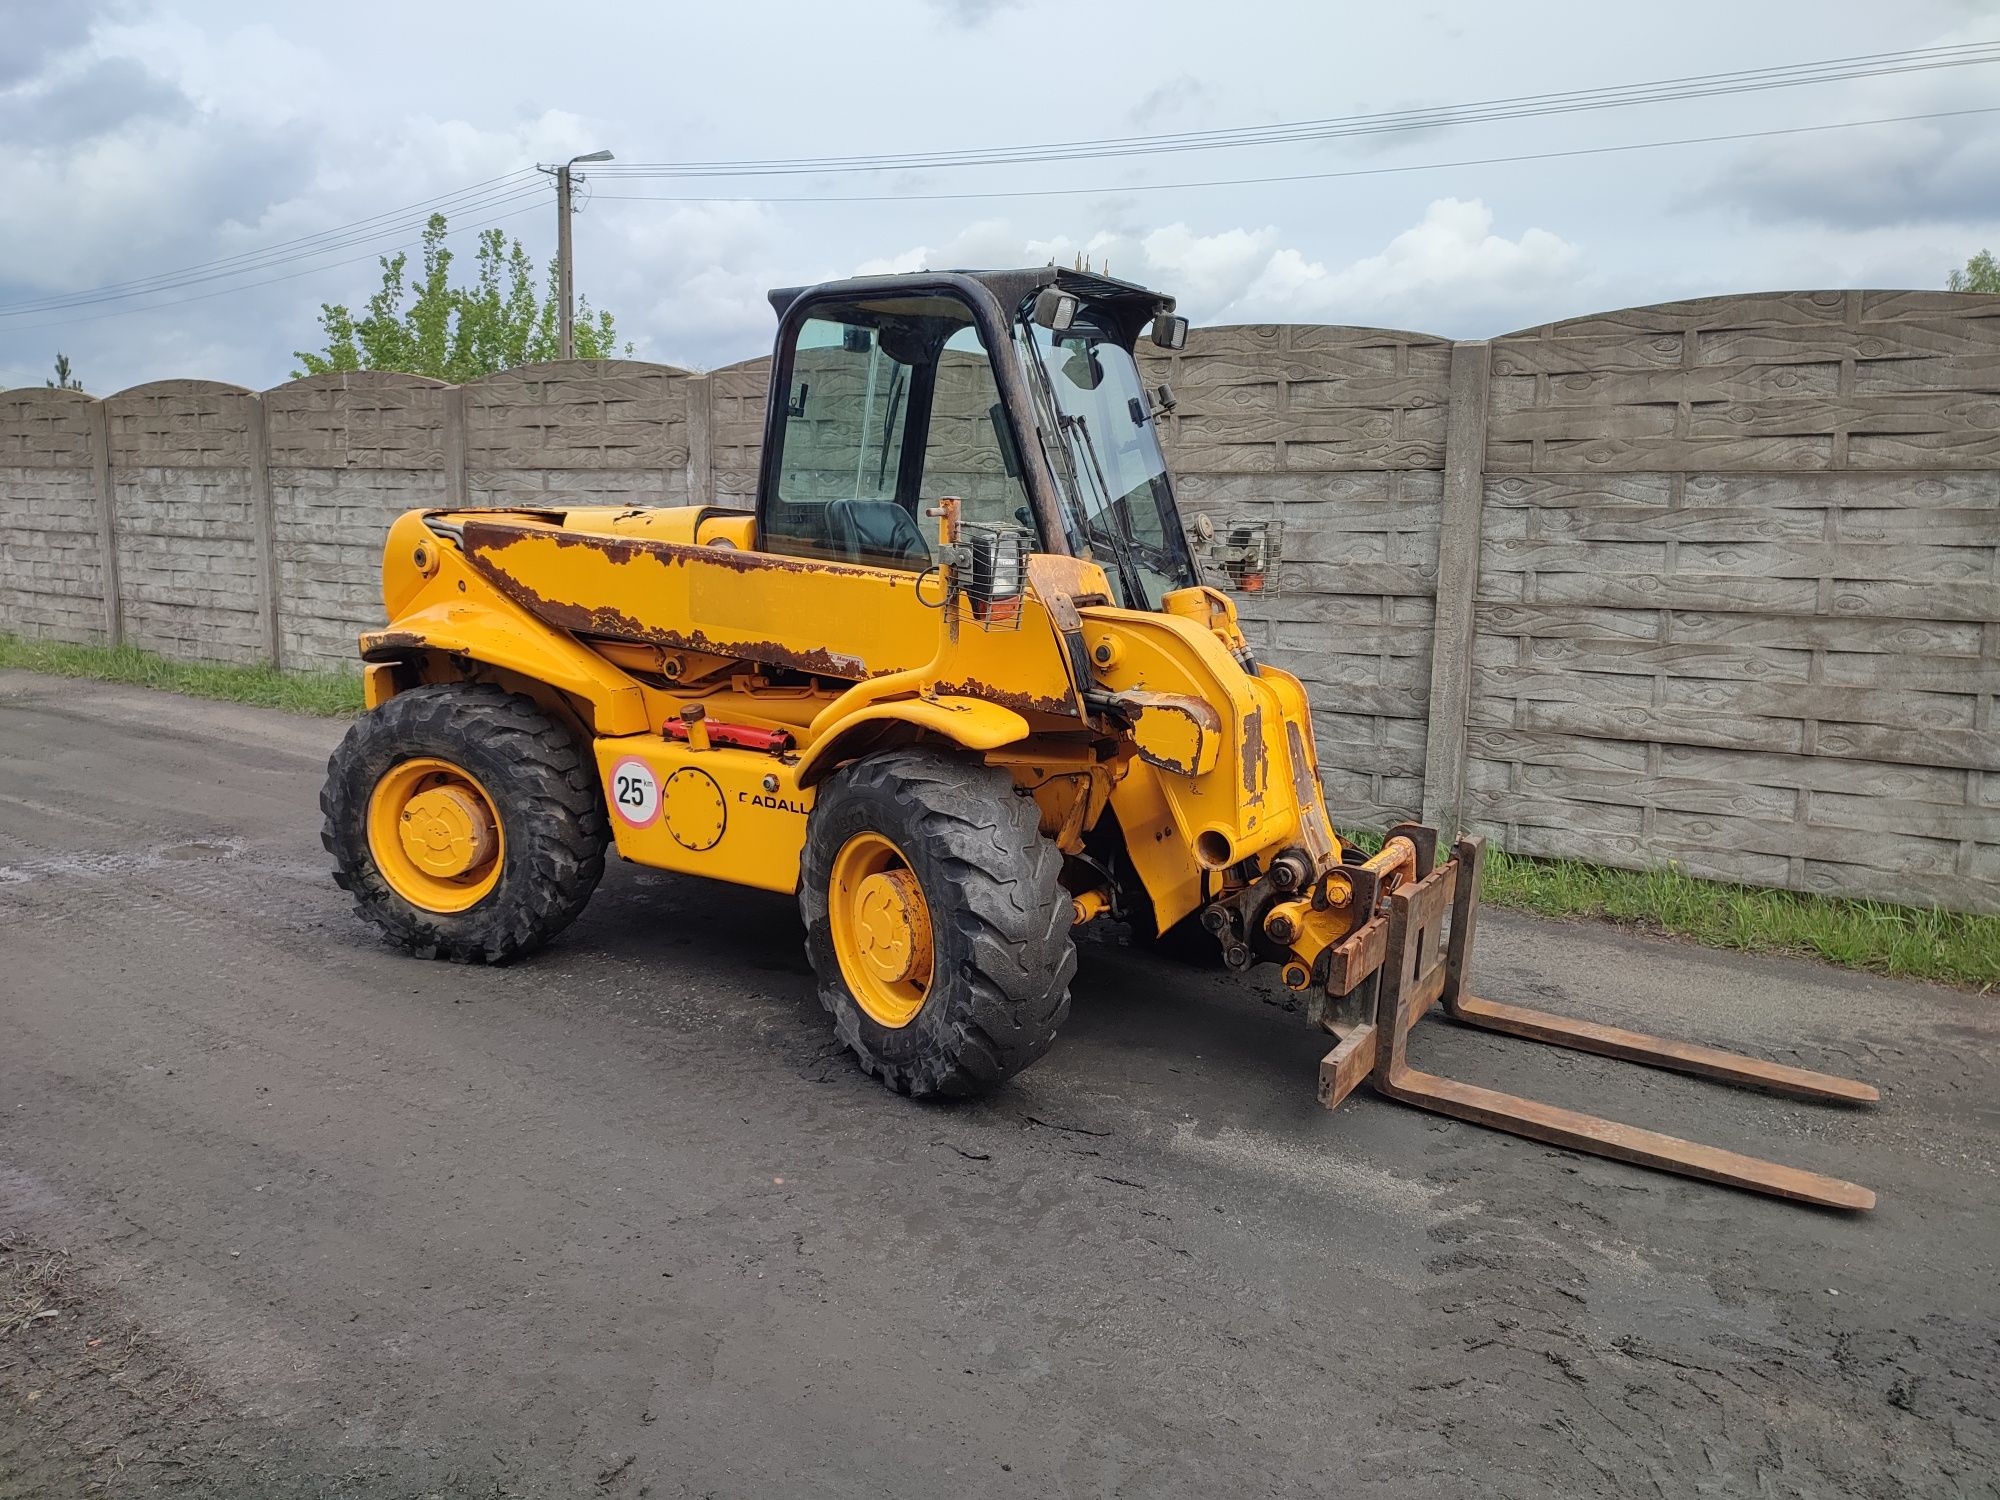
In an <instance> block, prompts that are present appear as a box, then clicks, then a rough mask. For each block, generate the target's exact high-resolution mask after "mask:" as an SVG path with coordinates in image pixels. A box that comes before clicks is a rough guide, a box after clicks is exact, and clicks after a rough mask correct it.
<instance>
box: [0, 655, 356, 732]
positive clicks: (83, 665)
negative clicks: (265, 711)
mask: <svg viewBox="0 0 2000 1500" xmlns="http://www.w3.org/2000/svg"><path fill="white" fill-rule="evenodd" d="M0 667H18V668H22V669H23V670H26V671H29V672H46V673H48V674H49V675H51V676H55V677H89V678H92V679H94V680H95V681H98V682H123V683H129V684H131V685H132V686H134V687H149V688H163V689H165V690H166V691H167V692H170V693H185V694H187V695H188V696H190V697H194V698H220V699H222V700H224V701H225V702H229V703H252V704H255V705H257V706H258V707H259V708H283V709H288V710H290V711H291V712H293V713H300V714H320V715H323V716H326V717H335V716H338V715H341V714H355V713H359V712H361V676H360V674H359V673H357V672H278V671H274V670H272V669H271V668H270V667H233V666H219V665H217V664H215V663H213V662H194V661H170V660H168V659H167V658H166V657H164V656H155V655H154V654H153V653H152V652H150V651H141V650H139V649H138V648H137V647H135V646H120V647H118V648H117V649H115V650H114V649H112V648H111V647H108V646H65V645H61V644H58V643H56V642H53V641H24V640H22V639H21V638H20V637H19V636H12V635H0Z"/></svg>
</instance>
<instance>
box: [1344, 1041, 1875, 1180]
mask: <svg viewBox="0 0 2000 1500" xmlns="http://www.w3.org/2000/svg"><path fill="white" fill-rule="evenodd" d="M1373 1082H1374V1085H1375V1088H1376V1089H1377V1090H1378V1091H1380V1092H1382V1093H1384V1094H1387V1095H1388V1096H1389V1097H1390V1098H1392V1099H1399V1100H1401V1101H1402V1102H1404V1103H1406V1104H1414V1105H1417V1106H1419V1107H1420V1108H1423V1109H1428V1110H1434V1111H1436V1112H1437V1113H1439V1114H1444V1115H1451V1116H1453V1117H1455V1118H1457V1119H1460V1120H1470V1121H1472V1122H1473V1123H1474V1124H1477V1125H1485V1126H1487V1127H1489V1128H1490V1129H1493V1130H1504V1131H1507V1132H1508V1133H1509V1134H1511V1135H1519V1136H1525V1137H1527V1138H1528V1139H1529V1140H1531V1141H1541V1142H1544V1143H1545V1144H1547V1145H1551V1146H1565V1147H1567V1148H1569V1149H1570V1150H1572V1151H1584V1152H1588V1153H1589V1154H1590V1155H1592V1156H1605V1157H1610V1158H1611V1159H1612V1160H1614V1161H1626V1162H1632V1163H1635V1164H1636V1165H1639V1166H1642V1167H1657V1168H1660V1169H1662V1170H1664V1171H1668V1172H1678V1173H1680V1174H1681V1175H1682V1176H1683V1177H1699V1178H1701V1179H1702V1180H1704V1181H1707V1182H1720V1183H1726V1184H1727V1185H1729V1186H1730V1187H1739V1188H1749V1189H1750V1190H1751V1191H1753V1192H1759V1193H1769V1194H1771V1195H1773V1196H1774V1197H1778V1198H1790V1199H1792V1200H1794V1201H1795V1202H1799V1203H1815V1204H1818V1205H1820V1206H1821V1207H1823V1208H1845V1209H1854V1210H1863V1209H1870V1208H1873V1207H1874V1206H1875V1195H1874V1193H1872V1192H1870V1191H1869V1190H1868V1189H1867V1188H1865V1187H1860V1186H1857V1185H1856V1184H1854V1183H1852V1182H1842V1181H1841V1180H1840V1179H1839V1178H1837V1177H1822V1176H1820V1174H1819V1173H1817V1172H1807V1171H1804V1170H1802V1169H1800V1168H1798V1167H1787V1166H1781V1165H1780V1164H1779V1163H1777V1162H1772V1161H1763V1160H1760V1159H1759V1158H1757V1157H1754V1156H1739V1155H1737V1154H1736V1153H1735V1152H1734V1151H1723V1150H1719V1149H1718V1148H1716V1147H1714V1146H1703V1145H1699V1144H1697V1143H1696V1142H1694V1141H1684V1140H1681V1139H1680V1138H1679V1137H1677V1136H1671V1135H1661V1134H1660V1133H1659V1132H1657V1131H1653V1130H1642V1129H1640V1128H1639V1127H1638V1126H1636V1125H1623V1124H1620V1123H1619V1122H1618V1121H1616V1120H1600V1119H1598V1118H1597V1117H1596V1116H1594V1115H1585V1114H1578V1113H1577V1112H1576V1111H1574V1110H1568V1109H1559V1108H1557V1107H1556V1106H1555V1105H1552V1104H1543V1103H1541V1102H1539V1101H1538V1100H1534V1099H1523V1098H1521V1097H1519V1096H1518V1095H1515V1094H1502V1093H1499V1092H1497V1091H1496V1090H1493V1089H1485V1088H1480V1087H1479V1086H1478V1085H1476V1084H1470V1083H1460V1082H1459V1081H1458V1080H1456V1079H1452V1078H1440V1077H1438V1076H1437V1075H1436V1074H1433V1073H1424V1072H1420V1071H1419V1070H1417V1069H1415V1068H1408V1067H1400V1068H1395V1069H1392V1070H1390V1072H1389V1073H1388V1075H1387V1076H1378V1077H1377V1078H1376V1079H1374V1080H1373Z"/></svg>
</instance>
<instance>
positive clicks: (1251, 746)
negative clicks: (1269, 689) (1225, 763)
mask: <svg viewBox="0 0 2000 1500" xmlns="http://www.w3.org/2000/svg"><path fill="white" fill-rule="evenodd" d="M1264 753H1265V752H1264V710H1263V709H1261V708H1253V709H1251V710H1250V712H1249V713H1247V714H1245V715H1244V716H1243V795H1244V796H1245V797H1246V798H1248V799H1249V800H1250V801H1252V802H1260V801H1262V800H1263V796H1264V786H1263V784H1264V781H1265V779H1266V777H1267V773H1268V767H1267V765H1266V762H1265V759H1264Z"/></svg>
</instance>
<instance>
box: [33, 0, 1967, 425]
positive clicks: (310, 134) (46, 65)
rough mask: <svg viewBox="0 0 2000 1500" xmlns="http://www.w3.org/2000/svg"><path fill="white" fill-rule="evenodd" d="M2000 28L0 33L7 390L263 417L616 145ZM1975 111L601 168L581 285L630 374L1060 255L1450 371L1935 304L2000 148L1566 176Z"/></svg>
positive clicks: (1511, 85) (573, 6) (539, 251)
mask: <svg viewBox="0 0 2000 1500" xmlns="http://www.w3.org/2000/svg"><path fill="white" fill-rule="evenodd" d="M1995 38H2000V0H1897V3H1895V4H1884V3H1881V0H1802V3H1788V0H1754V3H1752V0H1726V3H1714V0H1682V3H1680V4H1677V5H1674V6H1671V7H1663V6H1657V5H1651V6H1643V7H1642V6H1627V5H1605V4H1602V3H1601V0H1578V3H1571V0H1510V3H1508V4H1505V5H1493V4H1487V3H1477V4H1475V3H1469V0H1468V3H1461V4H1456V5H1422V4H1417V5H1407V6H1387V5H1379V4H1378V5H1369V6H1362V5H1358V4H1351V3H1346V0H1318V3H1313V0H1293V3H1276V0H1230V3H1228V4H1217V3H1216V0H1150V3H1147V4H1143V5H1139V4H1131V5H1127V4H1122V3H1120V0H1097V3H1095V4H1092V5H1090V6H1081V5H1078V4H1076V3H1075V0H850V3H848V4H826V3H824V0H815V3H810V4H805V3H798V4H795V3H790V0H765V3H758V0H738V3H735V4H726V5H725V4H704V5H698V6H697V5H674V4H664V3H655V4H642V3H638V0H630V3H627V4H601V3H592V0H565V3H563V4H559V5H550V4H547V3H525V0H482V3H479V4H477V5H473V4H458V3H450V0H433V3H427V4H422V5H412V4H410V3H408V0H396V3H377V0H343V3H342V4H339V5H333V6H329V5H324V4H312V5H307V4H301V3H297V0H205V3H204V0H181V3H174V4H166V3H152V0H0V203H4V205H5V207H4V209H0V388H4V387H7V386H11V385H20V384H40V383H41V382H42V380H43V379H44V378H45V377H46V375H47V374H48V371H49V367H50V364H51V362H52V360H53V358H54V355H55V353H56V352H57V351H58V350H62V351H65V352H67V353H68V354H69V355H70V357H71V360H72V361H73V363H74V365H75V367H76V369H77V370H78V372H79V373H80V374H81V375H82V376H83V378H84V380H85V383H86V385H87V386H88V387H89V388H90V389H91V390H93V391H97V392H100V393H102V392H108V391H113V390H117V389H120V388H122V387H124V386H128V385H132V384H135V383H138V382H140V381H145V380H155V379H162V378H167V377H174V376H203V377H208V378H212V379H222V380H231V381H236V382H239V383H242V384H245V385H251V386H267V385H271V384H275V383H277V382H278V381H281V380H283V379H285V378H286V376H287V375H288V374H289V373H290V371H291V369H292V367H293V363H294V361H293V359H292V357H291V356H292V351H293V350H294V349H297V348H300V347H311V346H312V341H313V336H314V334H315V331H316V330H315V318H316V313H317V309H318V307H319V304H320V303H322V302H324V301H346V302H350V303H354V304H359V303H360V302H361V301H363V300H364V299H365V297H366V296H367V294H368V292H369V291H370V290H371V289H372V288H373V287H374V286H375V285H377V284H379V279H380V278H379V273H377V272H376V270H375V268H374V262H373V257H374V256H375V255H376V254H379V253H383V252H386V251H389V250H393V249H395V248H397V247H398V246H399V245H404V244H407V243H410V242H412V241H413V240H414V238H415V236H414V234H413V233H411V232H410V229H409V227H408V226H409V225H410V224H411V223H413V222H414V221H415V220H416V219H417V218H418V217H420V212H421V210H420V209H419V210H414V211H411V212H403V213H398V212H396V211H398V210H403V209H405V207H406V206H409V205H421V204H423V203H425V202H426V201H428V200H432V199H436V198H440V197H443V196H444V195H448V194H455V193H462V192H465V190H467V189H470V188H472V187H473V186H474V185H475V184H480V183H490V182H492V181H493V180H494V179H500V178H504V177H505V176H506V174H509V173H514V172H518V171H520V170H521V169H523V168H526V167H530V166H532V165H533V164H535V163H537V162H547V161H550V160H553V159H559V158H565V157H568V156H571V155H575V154H578V153H581V152H586V151H591V150H594V149H597V148H600V147H605V148H609V149H611V150H613V151H615V152H616V153H617V155H618V158H619V161H620V163H621V164H633V163H666V164H677V163H679V164H684V163H688V162H694V161H708V162H728V163H741V162H744V161H746V160H752V159H759V160H762V159H785V158H791V159H796V158H800V157H824V156H830V155H848V154H859V153H880V152H907V151H918V150H947V149H965V148H979V147H1001V146H1013V145H1025V144H1042V143H1049V142H1074V141H1085V140H1097V139H1102V138H1109V137H1132V136H1153V135H1159V134H1163V133H1168V132H1188V131H1203V130H1220V129H1228V128H1233V127H1243V126H1259V125H1272V124H1279V123H1285V122H1294V121H1308V120H1321V119H1326V118H1329V117H1336V116H1348V115H1354V114H1360V113H1370V112H1378V111H1388V110H1403V109H1415V108H1432V107H1439V106H1448V105H1462V104H1467V103H1471V102H1474V101H1483V100H1494V99H1500V98H1507V97H1517V96H1524V95H1535V94H1544V93H1549V92H1553V91H1557V90H1570V89H1583V88H1598V87H1608V86H1613V85H1620V84H1630V83H1639V82H1645V81H1648V80H1655V79H1669V78H1679V77H1684V76H1688V75H1698V74H1712V73H1715V72H1718V71H1722V70H1726V69H1738V68H1749V67H1765V66H1777V65H1783V64H1789V63H1798V62H1808V61H1815V60H1819V59H1824V58H1833V57H1845V56H1853V55H1857V54H1863V53H1878V52H1886V51H1891V50H1897V49H1904V48H1914V47H1925V46H1933V45H1938V44H1947V43H1964V42H1975V41H1985V40H1991V39H1995ZM1996 105H2000V64H1987V65H1984V66H1980V67H1964V68H1955V69H1946V70H1932V71H1924V72H1906V73H1900V74H1895V75H1890V76H1880V77H1872V78H1866V79H1855V80H1848V81H1844V82H1837V83H1827V84H1816V85H1813V86H1810V87H1802V88H1787V89H1773V90H1767V91H1763V92H1758V93H1750V94H1742V95H1735V96H1729V97H1719V98H1708V99H1695V100H1680V101H1674V102H1659V103H1650V104H1644V105H1639V106H1635V107H1628V108H1619V109H1610V110H1599V111H1593V112H1589V113H1560V114H1552V115H1544V116H1540V117H1534V118H1522V119H1513V120H1505V121H1494V122H1488V123H1483V124H1460V125H1453V126H1448V127H1445V128H1440V129H1425V130H1418V131H1406V132H1401V133H1397V134H1393V135H1378V136H1372V137H1360V138H1349V139H1331V140H1328V139H1321V140H1309V141H1294V142H1289V143H1283V144H1269V145H1259V146H1255V147H1248V148H1236V149H1227V150H1208V151H1196V152H1177V153H1172V154H1156V155H1152V156H1128V157H1122V158H1110V159H1098V160H1090V159H1085V160H1073V161H1063V162H1056V163H1044V164H1019V163H1017V164H1011V165H1001V166H984V167H976V168H953V169H949V170H941V169H927V170H923V171H909V170H899V171H895V172H871V173H843V174H837V175H836V174H820V175H809V176H799V175H762V176H732V177H706V178H695V179H688V178H685V177H680V178H674V177H651V178H647V177H626V176H613V175H610V174H600V175H599V176H598V177H597V178H595V179H594V180H592V181H591V182H589V183H588V184H587V185H586V188H585V191H586V192H587V193H588V194H589V201H588V202H587V204H586V206H585V208H584V210H583V211H582V212H581V213H580V214H579V216H578V219H577V224H576V247H577V249H576V253H577V261H578V273H577V274H578V284H579V287H580V289H581V290H583V291H584V292H586V293H587V294H588V295H589V296H590V297H591V299H592V300H593V301H595V302H597V303H598V304H600V305H603V306H608V307H610V308H611V309H612V310H614V311H615V312H616V314H617V315H618V319H619V325H620V329H621V332H622V334H623V335H624V336H625V337H629V338H630V339H631V340H632V342H633V344H634V345H635V351H636V353H637V354H638V355H639V356H640V357H642V358H648V359H658V360H665V361H670V362H675V363H680V364H686V365H693V366H698V367H712V366H714V365H717V364H725V363H728V362H729V361H731V360H735V359H740V358H744V357H747V356H749V355H752V354H757V353H761V352H764V351H765V350H766V348H767V347H768V344H769V339H770V332H771V327H772V318H771V314H770V311H769V308H768V305H767V304H766V303H765V301H764V298H763V294H764V291H765V289H766V288H767V287H770V286H775V285H787V284H795V283H798V282H801V281H809V280H814V279H819V278H824V277H828V276H836V275H844V274H848V273H852V272H855V271H859V270H884V269H901V268H914V267H921V266H926V265H930V266H945V265H994V264H1024V263H1038V262H1042V261H1046V260H1048V259H1049V258H1050V257H1051V256H1056V257H1060V258H1062V259H1063V260H1065V261H1067V260H1068V259H1069V258H1071V257H1072V256H1074V255H1075V254H1077V253H1078V252H1080V251H1081V252H1087V253H1089V254H1090V255H1091V256H1092V257H1093V258H1094V259H1095V260H1097V261H1098V262H1100V263H1102V262H1104V261H1105V260H1107V259H1108V261H1109V264H1110V267H1111V270H1112V271H1113V273H1114V274H1118V275H1124V276H1129V277H1132V278H1134V279H1139V280H1145V281H1148V282H1150V283H1152V284H1155V285H1157V286H1160V287H1161V288H1162V289H1165V290H1169V291H1172V292H1175V293H1176V294H1178V295H1179V296H1180V298H1181V303H1182V309H1183V310H1184V311H1185V312H1187V313H1188V314H1189V315H1190V316H1192V317H1193V318H1194V319H1195V320H1196V321H1197V322H1207V323H1219V322H1245V321H1267V320H1291V321H1314V322H1343V323H1362V324H1385V325H1390V326H1397V327H1404V328H1416V329H1423V330H1427V331H1433V332H1438V333H1445V334H1452V335H1459V336H1475V335H1488V334H1497V333H1502V332H1506V331H1509V330H1511V329H1514V328H1518V327H1522V326H1526V325H1530V324H1533V323H1536V322H1539V321H1544V320H1546V319H1549V318H1552V317H1560V316H1566V315H1570V314H1578V313H1585V312H1592V311H1598V310H1603V309H1608V308H1614V307H1620V306H1627V305H1631V304H1634V303H1642V302H1654V301H1662V300H1667V299H1670V298H1674V297H1682V296H1692V295H1699V294H1703V293H1710V292H1731V291H1751V290H1764V289H1772V288H1783V287H1792V288H1803V287H1836V286H1897V287H1904V286H1940V285H1942V283H1943V279H1944V276H1945V273H1946V271H1947V270H1948V269H1949V268H1950V267H1951V266H1953V265H1957V264H1962V263H1963V262H1964V260H1965V259H1966V257H1967V256H1968V255H1969V254H1971V253H1972V252H1973V251H1974V250H1977V249H1978V248H1980V247H1981V246H1982V245H1990V246H1992V247H1994V248H1996V249H2000V114H1983V115H1980V114H1974V115H1964V116H1960V117H1959V118H1954V119H1942V120H1931V121H1924V122H1916V123H1905V124H1890V125H1876V126H1870V127H1867V128H1861V129H1851V130H1830V131H1820V132H1815V133H1805V134H1793V135H1788V136H1781V135H1766V136H1762V137H1759V138H1756V139H1750V140H1738V141H1733V142H1712V143H1708V144H1696V145H1680V146H1670V147H1661V148H1656V149H1644V150H1631V151H1615V152H1606V153H1604V154H1598V155H1584V156H1568V157H1561V156H1556V157H1550V156H1548V155H1547V153H1557V152H1574V151H1577V150H1581V149H1594V148H1602V147H1606V146H1623V145H1626V144H1631V143H1654V142H1663V141H1674V140H1681V139H1683V138H1686V137H1689V136H1717V135H1732V134H1743V133H1748V132H1768V131H1775V130H1791V129H1797V128H1798V127H1803V126H1822V125H1828V124H1834V123H1837V122H1846V121H1856V120H1871V119H1879V118H1881V117H1885V116H1907V115H1919V114H1936V113H1940V112H1944V111H1953V110H1972V109H1982V108H1992V107H1994V106H1996ZM1537 154H1540V155H1542V158H1543V159H1540V160H1529V161H1512V162H1493V161H1490V160H1488V159H1490V158H1496V157H1521V156H1533V155H1537ZM1481 160H1486V161H1487V164H1485V165H1473V164H1470V163H1473V162H1476V161H1481ZM1315 174H1317V175H1315ZM1246 178H1265V179H1270V178H1287V179H1291V180H1285V181H1269V180H1266V181H1262V182H1243V181H1241V179H1246ZM522 182H525V184H526V186H525V187H523V186H522V185H521V182H517V183H515V184H512V185H510V184H507V183H504V182H503V183H501V184H500V185H499V186H498V187H494V188H488V189H485V190H482V192H481V193H479V194H474V195H472V196H469V197H466V198H464V199H462V200H460V201H461V202H462V203H464V204H466V205H468V206H470V205H480V206H478V207H473V208H470V211H469V212H461V213H459V214H458V215H457V216H456V217H455V218H454V220H453V223H454V225H455V226H460V232H459V233H457V234H455V235H454V243H455V244H456V245H459V246H461V247H467V248H469V245H470V241H471V239H472V236H473V235H474V234H475V233H476V232H477V226H478V225H479V224H481V223H484V222H486V221H488V220H492V221H494V222H497V223H499V224H500V225H502V226H503V227H505V228H506V229H507V230H508V231H509V232H510V233H514V234H518V235H519V236H520V237H521V238H522V240H523V241H524V243H525V244H526V245H527V247H528V248H529V250H530V251H532V252H533V253H534V254H535V255H536V256H537V257H538V258H539V257H543V256H546V255H547V254H548V253H549V250H550V248H551V246H552V244H553V240H554V217H555V216H554V210H553V205H552V201H551V195H550V192H549V189H548V187H547V185H546V183H545V182H543V181H541V180H540V179H523V180H522ZM1218 183H1220V184H1230V183H1233V184H1235V185H1217V184H1218ZM1194 184H1208V185H1194ZM1058 189H1060V190H1063V191H1061V192H1056V191H1053V190H1058ZM806 198H820V199H826V198H843V199H847V200H850V201H841V202H824V201H822V202H801V201H796V200H799V199H806ZM857 198H859V199H871V200H874V201H852V200H854V199H857ZM676 199H678V200H680V201H672V200H676ZM786 199H790V200H793V201H781V200H786ZM502 216H504V217H502ZM350 225H359V226H360V227H359V228H357V229H352V230H348V231H346V232H345V233H343V234H342V235H340V236H338V237H335V238H332V239H324V238H322V239H311V238H308V237H311V236H324V235H326V234H327V233H328V232H329V231H333V230H339V229H341V228H342V227H343V226H350ZM273 247H275V248H273ZM307 252H311V253H307ZM232 258H234V259H232ZM218 263H221V264H218ZM170 272H171V273H185V274H182V275H179V276H178V277H177V278H176V280H175V284H173V285H171V286H169V287H165V288H162V289H156V290H152V291H149V292H147V293H146V294H145V295H142V296H136V297H133V296H127V297H116V296H114V295H113V293H115V292H117V291H127V290H131V286H130V284H131V283H134V282H139V283H142V284H145V282H146V279H147V278H154V277H159V276H161V275H162V274H163V273H170ZM85 299H88V300H85Z"/></svg>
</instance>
